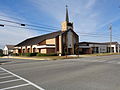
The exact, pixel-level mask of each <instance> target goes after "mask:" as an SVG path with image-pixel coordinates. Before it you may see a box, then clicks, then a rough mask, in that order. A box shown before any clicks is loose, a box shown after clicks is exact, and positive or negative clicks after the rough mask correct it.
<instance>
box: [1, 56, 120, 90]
mask: <svg viewBox="0 0 120 90" xmlns="http://www.w3.org/2000/svg"><path fill="white" fill-rule="evenodd" d="M0 62H1V63H4V64H2V65H0V90H120V55H111V56H94V57H86V58H79V59H69V60H54V61H47V60H46V61H39V60H22V59H2V58H0Z"/></svg>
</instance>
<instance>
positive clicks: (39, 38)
mask: <svg viewBox="0 0 120 90" xmlns="http://www.w3.org/2000/svg"><path fill="white" fill-rule="evenodd" d="M62 33H63V32H62V31H57V32H52V33H49V34H44V35H41V36H37V37H33V38H29V39H26V40H24V41H22V42H21V43H19V44H17V45H16V46H28V45H36V44H38V43H39V42H42V41H44V40H46V39H51V38H54V37H56V36H58V35H60V34H62Z"/></svg>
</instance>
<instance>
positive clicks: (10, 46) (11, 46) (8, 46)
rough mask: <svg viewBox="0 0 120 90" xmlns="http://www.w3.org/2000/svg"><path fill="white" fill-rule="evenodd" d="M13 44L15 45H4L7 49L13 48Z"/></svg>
mask: <svg viewBox="0 0 120 90" xmlns="http://www.w3.org/2000/svg"><path fill="white" fill-rule="evenodd" d="M14 46H15V45H6V47H7V48H8V49H14Z"/></svg>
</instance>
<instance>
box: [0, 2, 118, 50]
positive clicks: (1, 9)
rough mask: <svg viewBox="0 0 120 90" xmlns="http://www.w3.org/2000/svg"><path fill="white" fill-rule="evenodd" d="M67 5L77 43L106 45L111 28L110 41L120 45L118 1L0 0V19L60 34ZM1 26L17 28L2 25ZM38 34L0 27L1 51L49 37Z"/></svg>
mask: <svg viewBox="0 0 120 90" xmlns="http://www.w3.org/2000/svg"><path fill="white" fill-rule="evenodd" d="M66 4H67V5H68V6H69V7H68V8H69V17H70V21H71V22H73V23H74V30H75V31H76V32H77V34H78V35H79V36H80V41H91V42H93V41H94V42H108V41H109V30H108V27H109V25H110V24H112V26H113V28H112V29H113V41H118V42H120V36H119V35H120V8H118V7H119V6H120V0H0V19H7V20H12V21H16V22H21V23H27V24H35V25H39V24H40V25H41V24H45V25H49V26H54V27H57V29H58V30H60V29H61V25H60V24H61V22H63V21H64V20H65V5H66ZM0 24H8V25H15V26H18V25H16V24H12V23H7V22H3V21H0ZM40 30H41V31H35V30H33V29H31V30H28V29H22V28H15V27H9V26H5V27H0V48H3V46H4V45H5V44H17V43H19V42H20V41H23V40H24V39H26V38H28V37H33V36H37V35H41V34H45V33H48V32H46V31H43V30H44V29H40ZM49 31H55V30H49ZM93 34H94V35H93Z"/></svg>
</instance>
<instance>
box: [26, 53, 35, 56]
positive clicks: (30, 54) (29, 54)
mask: <svg viewBox="0 0 120 90" xmlns="http://www.w3.org/2000/svg"><path fill="white" fill-rule="evenodd" d="M36 55H37V53H26V54H25V56H28V57H30V56H36Z"/></svg>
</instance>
